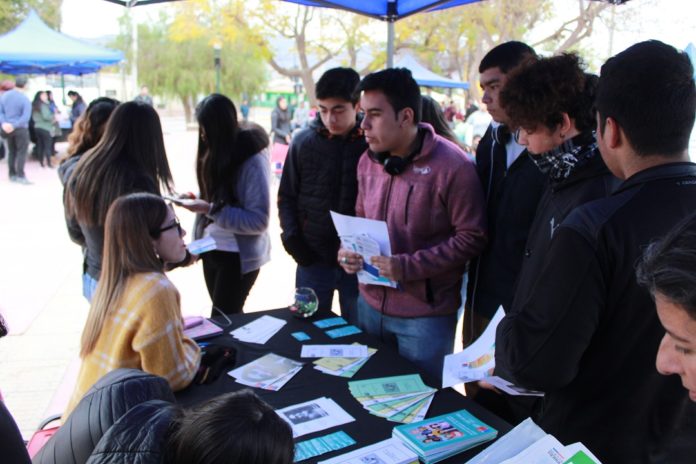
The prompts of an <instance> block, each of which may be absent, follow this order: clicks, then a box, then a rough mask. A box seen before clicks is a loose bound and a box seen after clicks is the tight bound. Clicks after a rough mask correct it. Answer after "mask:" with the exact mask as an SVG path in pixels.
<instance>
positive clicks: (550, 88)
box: [500, 53, 598, 132]
mask: <svg viewBox="0 0 696 464" xmlns="http://www.w3.org/2000/svg"><path fill="white" fill-rule="evenodd" d="M584 68H585V65H584V62H583V61H582V59H581V58H580V57H579V56H578V55H576V54H574V53H564V54H562V55H558V56H553V57H550V58H542V59H540V60H538V61H536V62H531V63H528V64H527V65H525V66H523V67H521V68H519V69H517V70H515V71H513V72H512V73H511V74H510V76H509V78H508V80H507V82H506V83H505V87H503V90H502V91H501V93H500V103H501V105H502V107H503V109H504V110H505V113H506V114H507V115H508V117H509V118H510V121H511V124H512V125H513V126H515V127H522V128H525V129H533V128H536V127H537V126H538V125H539V124H543V125H545V126H546V127H548V128H549V129H555V128H556V126H557V125H558V124H560V123H561V122H562V121H563V113H566V114H568V117H570V119H572V120H573V121H574V122H575V127H576V128H577V129H578V130H579V131H580V132H585V131H588V130H592V129H593V128H594V127H595V125H596V120H595V110H594V98H595V90H596V88H597V80H598V78H597V76H595V75H593V74H588V73H586V72H585V70H584Z"/></svg>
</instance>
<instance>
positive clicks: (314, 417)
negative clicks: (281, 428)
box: [276, 397, 355, 437]
mask: <svg viewBox="0 0 696 464" xmlns="http://www.w3.org/2000/svg"><path fill="white" fill-rule="evenodd" d="M276 412H277V413H278V415H279V416H280V417H282V418H283V419H284V420H285V421H286V422H287V423H288V424H290V427H292V435H293V437H301V436H302V435H307V434H308V433H314V432H318V431H320V430H325V429H328V428H331V427H336V426H338V425H342V424H347V423H348V422H353V421H355V419H354V418H353V416H351V415H350V414H348V413H347V412H346V411H345V410H344V409H343V408H341V407H340V406H339V405H338V404H337V403H336V402H335V401H334V400H332V399H331V398H326V397H322V398H317V399H315V400H311V401H306V402H304V403H300V404H295V405H292V406H288V407H286V408H283V409H279V410H277V411H276Z"/></svg>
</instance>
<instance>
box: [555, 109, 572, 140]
mask: <svg viewBox="0 0 696 464" xmlns="http://www.w3.org/2000/svg"><path fill="white" fill-rule="evenodd" d="M572 127H573V121H571V120H570V116H568V113H561V123H560V124H559V125H558V129H559V131H560V132H559V134H560V136H561V139H563V140H565V138H566V136H567V135H568V132H570V129H571V128H572Z"/></svg>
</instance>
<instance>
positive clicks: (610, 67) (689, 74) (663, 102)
mask: <svg viewBox="0 0 696 464" xmlns="http://www.w3.org/2000/svg"><path fill="white" fill-rule="evenodd" d="M693 74H694V68H693V66H692V65H691V61H690V60H689V57H688V55H687V54H686V53H684V52H680V51H678V50H677V49H676V48H674V47H672V46H670V45H667V44H664V43H662V42H659V41H657V40H649V41H646V42H640V43H637V44H635V45H633V46H631V47H629V48H627V49H626V50H624V51H623V52H621V53H619V54H618V55H616V56H613V57H612V58H609V59H608V60H607V62H606V63H604V65H603V66H602V71H601V75H600V77H599V84H598V87H597V98H596V103H595V105H596V107H597V112H598V113H599V119H600V124H599V126H600V127H599V130H600V131H601V132H602V134H603V133H604V127H605V124H606V119H607V118H612V119H614V120H615V121H616V122H617V124H618V125H619V126H620V127H621V129H622V130H623V132H624V133H625V134H626V137H627V138H628V141H629V142H630V144H631V146H632V147H633V149H634V151H635V153H636V154H637V155H639V156H650V155H665V156H675V157H676V156H679V155H680V154H681V153H682V152H684V150H686V148H687V147H688V146H689V136H690V135H691V130H692V129H693V125H694V114H695V112H696V86H695V85H694V77H693Z"/></svg>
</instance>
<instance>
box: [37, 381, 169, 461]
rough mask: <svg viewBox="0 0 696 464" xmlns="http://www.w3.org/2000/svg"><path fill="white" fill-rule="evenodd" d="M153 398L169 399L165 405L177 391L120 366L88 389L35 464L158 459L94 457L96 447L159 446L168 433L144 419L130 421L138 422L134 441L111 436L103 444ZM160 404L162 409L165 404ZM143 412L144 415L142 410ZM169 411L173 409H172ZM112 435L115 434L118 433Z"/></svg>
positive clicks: (165, 384)
mask: <svg viewBox="0 0 696 464" xmlns="http://www.w3.org/2000/svg"><path fill="white" fill-rule="evenodd" d="M150 400H164V401H165V402H167V403H165V404H171V403H174V402H175V399H174V394H173V393H172V390H171V388H170V387H169V384H168V383H167V381H166V380H165V379H163V378H161V377H157V376H155V375H152V374H146V373H145V372H143V371H140V370H135V369H116V370H114V371H111V372H109V373H108V374H106V375H105V376H104V377H102V378H101V379H99V381H98V382H97V383H96V384H94V386H93V387H92V388H90V389H89V390H88V391H87V393H86V394H85V396H84V397H83V398H82V400H81V401H80V402H79V403H78V405H77V407H76V408H75V410H74V411H73V412H72V414H70V416H69V417H68V419H67V420H66V421H65V423H64V424H63V425H62V426H61V427H60V429H58V432H56V434H55V435H53V437H52V438H51V439H50V440H49V441H48V442H47V443H46V445H44V447H43V448H42V449H41V451H39V453H37V454H36V456H34V459H33V460H32V462H33V463H34V464H53V463H56V464H82V463H85V462H90V463H106V462H123V463H126V462H158V461H133V460H132V455H131V456H130V457H129V458H128V459H123V460H121V461H114V460H110V459H109V458H108V457H107V456H106V455H103V454H102V455H100V456H97V458H98V459H97V460H92V459H91V456H93V452H94V451H95V448H97V449H99V450H104V449H112V450H114V449H115V448H116V447H119V446H120V447H127V446H135V445H137V446H138V447H139V448H140V449H159V447H160V446H161V440H163V439H164V436H161V435H158V433H156V432H157V430H156V429H153V430H152V432H150V431H148V428H145V427H144V425H145V424H141V423H140V422H130V424H131V425H133V424H135V427H134V428H133V433H134V434H137V435H133V436H131V439H130V440H126V441H121V440H119V441H118V442H114V441H112V439H107V440H106V441H104V443H101V441H102V437H104V438H106V437H107V431H109V432H110V429H111V427H112V426H113V425H114V424H116V423H120V424H121V425H120V426H119V427H120V429H119V430H122V429H123V428H124V427H125V424H126V422H123V419H124V418H125V417H127V416H125V415H126V413H127V412H128V413H129V414H130V410H131V408H134V407H135V406H137V405H139V404H141V403H144V402H146V401H150ZM160 402H161V401H160ZM159 407H160V408H161V407H162V405H159ZM134 414H135V413H134ZM141 414H143V412H142V411H141ZM162 414H164V413H162ZM169 414H172V412H171V411H170V412H169ZM158 417H159V418H160V419H163V418H164V417H165V416H161V415H158ZM134 418H135V416H132V417H131V419H134ZM141 418H142V417H141ZM138 420H140V419H138ZM167 426H168V423H167ZM145 431H147V432H145ZM114 432H115V431H114ZM109 435H110V436H112V437H113V436H114V433H109ZM122 437H123V436H122ZM131 442H132V443H131ZM97 445H99V446H97Z"/></svg>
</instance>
